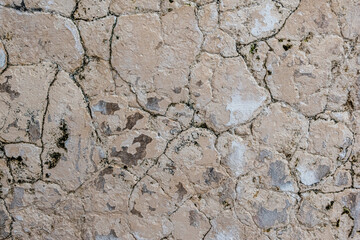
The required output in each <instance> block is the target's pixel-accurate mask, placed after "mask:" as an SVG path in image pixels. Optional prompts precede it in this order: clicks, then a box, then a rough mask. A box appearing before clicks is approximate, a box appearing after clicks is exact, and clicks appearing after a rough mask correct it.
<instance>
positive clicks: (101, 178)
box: [95, 167, 114, 191]
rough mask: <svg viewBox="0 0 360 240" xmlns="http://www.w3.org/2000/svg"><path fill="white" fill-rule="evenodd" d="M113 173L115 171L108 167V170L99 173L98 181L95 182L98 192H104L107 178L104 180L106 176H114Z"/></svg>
mask: <svg viewBox="0 0 360 240" xmlns="http://www.w3.org/2000/svg"><path fill="white" fill-rule="evenodd" d="M113 171H114V169H113V168H112V167H108V168H105V169H104V170H102V171H101V172H100V173H99V176H98V179H96V180H95V187H96V190H98V191H100V190H104V186H105V178H104V176H105V175H106V174H112V173H113Z"/></svg>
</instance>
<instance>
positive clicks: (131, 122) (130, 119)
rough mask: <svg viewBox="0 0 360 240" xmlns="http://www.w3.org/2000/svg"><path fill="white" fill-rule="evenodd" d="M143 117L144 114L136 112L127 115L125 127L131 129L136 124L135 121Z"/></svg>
mask: <svg viewBox="0 0 360 240" xmlns="http://www.w3.org/2000/svg"><path fill="white" fill-rule="evenodd" d="M143 118H144V116H143V115H142V114H140V113H138V112H137V113H135V114H133V115H131V116H128V117H127V122H126V126H125V129H129V130H131V129H132V128H133V127H134V126H135V125H136V123H137V121H139V120H140V119H143Z"/></svg>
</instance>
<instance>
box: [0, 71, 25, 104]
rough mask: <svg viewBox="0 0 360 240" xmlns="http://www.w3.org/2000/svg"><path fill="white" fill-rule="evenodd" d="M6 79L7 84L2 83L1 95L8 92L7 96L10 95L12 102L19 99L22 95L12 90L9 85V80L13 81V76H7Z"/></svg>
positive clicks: (0, 86)
mask: <svg viewBox="0 0 360 240" xmlns="http://www.w3.org/2000/svg"><path fill="white" fill-rule="evenodd" d="M5 78H6V82H4V83H0V93H2V92H6V93H7V94H9V96H10V99H11V100H14V99H15V98H18V97H19V96H20V93H19V92H17V91H15V90H11V85H10V84H9V79H11V78H12V76H5Z"/></svg>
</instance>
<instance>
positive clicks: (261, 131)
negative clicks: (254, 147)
mask: <svg viewBox="0 0 360 240" xmlns="http://www.w3.org/2000/svg"><path fill="white" fill-rule="evenodd" d="M308 125H309V123H308V121H307V119H306V118H305V117H304V116H303V115H302V114H300V113H297V112H296V111H294V109H291V108H290V107H288V106H286V105H284V104H280V103H275V104H272V105H270V106H269V108H266V109H265V110H264V111H263V112H262V113H261V115H260V116H259V117H258V118H257V119H256V120H255V121H254V123H253V135H254V136H255V138H257V141H258V142H260V143H261V144H264V145H266V146H269V147H270V148H273V149H275V150H276V151H278V152H281V153H284V154H288V155H289V154H292V152H293V151H294V150H295V149H296V148H297V146H298V145H299V142H300V139H301V138H302V137H304V135H305V134H306V133H307V130H308Z"/></svg>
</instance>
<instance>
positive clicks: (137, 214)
mask: <svg viewBox="0 0 360 240" xmlns="http://www.w3.org/2000/svg"><path fill="white" fill-rule="evenodd" d="M130 212H131V213H132V214H134V215H136V216H138V217H139V218H143V215H142V214H141V212H139V211H138V210H136V209H135V206H134V207H133V208H132V209H131V211H130Z"/></svg>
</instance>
